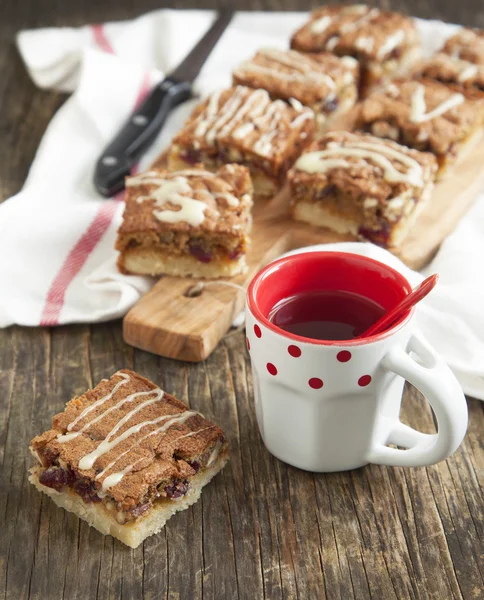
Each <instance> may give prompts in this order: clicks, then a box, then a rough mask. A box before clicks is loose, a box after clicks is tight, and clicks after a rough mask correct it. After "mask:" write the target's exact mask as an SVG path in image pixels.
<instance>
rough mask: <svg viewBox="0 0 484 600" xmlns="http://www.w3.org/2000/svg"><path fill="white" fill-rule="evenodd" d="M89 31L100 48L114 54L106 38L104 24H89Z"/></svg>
mask: <svg viewBox="0 0 484 600" xmlns="http://www.w3.org/2000/svg"><path fill="white" fill-rule="evenodd" d="M91 31H92V35H93V37H94V41H95V42H96V45H97V46H98V48H99V49H100V50H103V51H104V52H108V53H109V54H115V52H114V48H113V47H112V46H111V42H110V41H109V40H108V38H107V36H106V32H105V31H104V25H91Z"/></svg>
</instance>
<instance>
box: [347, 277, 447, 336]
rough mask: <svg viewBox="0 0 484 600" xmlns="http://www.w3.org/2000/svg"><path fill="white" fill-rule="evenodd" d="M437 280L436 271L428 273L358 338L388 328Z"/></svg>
mask: <svg viewBox="0 0 484 600" xmlns="http://www.w3.org/2000/svg"><path fill="white" fill-rule="evenodd" d="M438 280H439V276H438V275H437V273H434V275H430V277H427V279H425V280H424V281H422V283H421V284H420V285H417V287H416V288H413V290H412V291H411V292H410V294H408V295H407V296H405V298H403V300H401V301H400V302H399V303H398V304H397V305H396V306H394V307H393V308H392V309H391V310H390V311H388V312H387V313H385V314H384V315H383V317H381V318H380V319H378V321H377V322H376V323H374V324H373V325H372V326H371V327H369V328H368V329H367V330H366V331H365V332H364V333H362V334H360V335H359V336H357V337H359V338H362V337H368V336H370V335H375V334H377V333H381V332H382V331H385V329H388V328H389V327H390V326H391V325H393V324H394V323H395V322H396V321H398V319H400V317H402V316H403V315H404V314H405V313H406V312H407V311H408V310H409V309H410V308H412V306H415V304H417V302H420V300H422V299H423V298H425V296H426V295H427V294H428V293H429V292H431V291H432V290H433V289H434V287H435V284H436V283H437V281H438Z"/></svg>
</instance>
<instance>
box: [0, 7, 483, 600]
mask: <svg viewBox="0 0 484 600" xmlns="http://www.w3.org/2000/svg"><path fill="white" fill-rule="evenodd" d="M175 4H176V5H177V6H178V7H184V8H189V7H194V6H195V3H194V2H190V3H186V2H178V3H175ZM381 4H382V5H383V6H384V7H385V8H388V7H391V8H394V9H400V10H404V11H406V12H408V13H410V14H413V15H416V16H420V17H427V18H442V19H444V20H447V21H453V22H459V23H464V24H468V25H471V24H472V25H480V26H484V4H483V3H482V2H481V0H461V1H460V2H456V1H455V0H445V1H444V0H401V1H392V2H382V3H381ZM162 5H163V3H160V2H158V1H155V0H137V1H136V2H135V1H134V0H102V1H101V0H83V1H78V2H66V1H65V0H64V1H63V0H17V1H16V2H13V1H9V0H4V1H3V2H2V3H1V7H0V106H1V110H0V134H1V138H0V139H1V141H0V198H1V199H5V198H8V197H9V196H11V195H12V194H14V193H15V192H17V191H18V190H19V189H20V187H21V186H22V184H23V181H24V179H25V177H26V175H27V172H28V169H29V166H30V164H31V162H32V159H33V157H34V153H35V150H36V148H37V145H38V143H39V141H40V139H41V136H42V134H43V132H44V130H45V127H46V126H47V123H48V122H49V119H50V118H51V117H52V115H53V114H54V112H55V111H56V110H57V109H58V108H59V107H60V106H61V104H62V102H63V101H64V99H65V97H64V96H63V95H61V94H57V93H54V92H45V91H39V90H37V89H36V88H35V87H34V86H33V84H32V83H31V82H30V80H29V78H28V76H27V74H26V72H25V70H24V67H23V65H22V63H21V61H20V59H19V57H18V54H17V52H16V50H15V48H14V45H13V38H14V34H15V32H16V31H17V30H18V29H20V28H25V27H38V26H49V25H51V26H53V25H81V24H84V23H86V22H100V21H104V20H113V19H119V18H128V17H133V16H135V15H137V14H140V13H142V12H145V11H146V10H151V9H154V8H159V7H161V6H162ZM201 5H203V6H204V7H212V8H213V7H214V6H216V3H215V2H208V1H207V2H199V3H197V8H200V6H201ZM237 5H238V8H246V9H260V8H262V9H266V10H290V9H295V8H297V9H303V8H309V7H310V3H309V2H306V1H299V2H298V1H297V0H244V1H240V2H238V3H237ZM171 7H173V4H172V5H171ZM59 168H61V166H59ZM39 201H41V199H39ZM6 259H8V257H4V256H3V257H1V259H0V260H6ZM0 293H1V291H0ZM122 367H129V368H134V369H135V370H137V371H139V372H140V373H141V374H143V375H145V376H147V377H149V378H151V379H153V380H154V381H156V382H157V383H159V384H160V385H161V386H162V387H163V388H164V389H166V390H167V391H169V392H173V393H175V394H177V395H178V396H179V397H180V398H183V399H185V400H187V401H188V402H189V403H190V406H191V407H194V408H195V409H196V410H200V411H202V412H203V413H205V414H206V415H207V416H209V417H211V418H214V419H215V420H216V421H217V422H218V423H219V424H220V425H221V426H222V427H223V428H224V429H225V431H226V433H227V436H228V439H229V440H230V445H231V455H232V460H231V462H230V464H229V465H228V466H227V467H226V469H225V470H224V471H223V473H222V474H221V475H219V476H218V477H217V478H216V479H215V480H214V482H212V483H211V484H210V485H209V486H208V487H207V488H206V489H205V491H204V493H203V495H202V499H201V501H199V502H198V503H197V504H196V505H195V506H193V507H192V508H190V509H189V510H187V511H185V512H183V513H180V514H178V515H177V516H176V517H174V518H173V519H172V520H170V521H169V523H168V525H167V526H166V527H165V529H164V530H163V531H162V532H161V533H160V534H159V535H157V536H155V537H151V538H149V539H148V540H147V541H146V542H145V543H144V545H143V546H141V547H139V548H138V549H136V550H131V549H129V548H127V547H126V546H124V545H123V544H121V543H120V542H117V541H115V540H113V538H111V537H103V536H102V535H100V534H99V533H97V532H96V531H95V530H93V529H90V528H89V527H88V526H87V525H86V524H85V523H81V522H80V521H79V520H78V519H77V518H76V517H75V516H73V515H71V514H68V513H66V512H65V511H63V510H61V509H58V508H56V507H55V506H54V504H53V503H52V502H51V501H50V500H49V499H48V498H46V497H45V496H44V497H42V496H41V494H39V493H38V492H37V491H36V490H35V489H34V488H33V487H32V486H31V485H30V484H29V483H28V481H27V469H28V467H29V466H30V465H31V462H32V461H31V458H30V456H29V453H28V450H27V447H28V443H29V440H30V439H31V438H32V436H33V435H35V434H36V433H39V432H41V431H43V430H44V429H46V428H48V426H49V423H50V419H51V416H52V415H53V414H54V413H55V412H57V411H59V410H60V409H61V408H62V407H63V404H64V402H65V401H67V400H68V399H69V398H70V397H71V396H72V395H74V394H79V393H81V392H82V391H83V390H85V389H86V388H87V387H89V386H92V385H93V384H95V383H96V382H97V381H99V380H100V379H101V378H103V377H106V376H109V375H110V374H111V373H113V372H114V371H116V370H117V369H119V368H122ZM0 391H1V396H0V460H1V461H2V464H3V469H2V473H1V474H0V477H1V485H0V514H1V515H2V521H0V598H5V599H8V600H19V599H26V598H32V599H34V598H35V599H40V600H53V599H58V598H59V599H60V598H66V599H71V598H72V599H74V598H77V599H89V600H91V599H93V600H94V599H96V600H97V599H108V598H110V599H118V598H123V599H130V600H133V599H141V598H143V599H158V598H166V599H169V600H175V599H181V600H184V599H190V600H191V599H198V598H203V599H204V600H206V599H209V598H217V599H221V600H231V599H235V598H247V599H248V600H257V599H259V598H267V599H269V600H276V599H278V598H287V599H292V598H301V599H311V600H312V599H316V600H317V599H324V598H328V599H335V600H336V599H340V600H351V599H353V598H355V599H356V598H357V599H360V600H363V599H369V598H371V599H375V600H390V599H393V598H398V599H402V600H405V599H414V598H421V599H427V598H435V599H438V600H446V599H450V598H465V599H466V600H471V599H480V598H481V599H482V598H484V586H483V577H484V543H483V541H484V507H483V497H482V489H483V484H484V451H483V444H482V435H483V432H484V412H483V409H484V404H482V403H480V402H479V401H477V400H473V399H469V400H468V404H469V413H470V424H469V431H468V433H467V436H466V438H465V441H464V443H463V444H462V446H461V447H460V449H459V450H458V451H457V452H456V454H455V455H454V456H453V457H452V458H450V459H449V460H447V461H445V462H443V463H441V464H439V465H436V466H433V467H429V468H419V469H401V468H386V467H379V466H368V467H365V468H362V469H359V470H357V471H353V472H350V473H339V474H330V475H313V474H310V473H306V472H303V471H299V470H297V469H294V468H291V467H289V466H287V465H285V464H283V463H281V462H279V461H278V460H276V459H274V458H273V457H272V456H271V455H269V453H268V452H267V451H266V450H265V448H264V446H263V445H262V443H261V440H260V437H259V433H258V430H257V426H256V421H255V415H254V410H253V400H252V382H251V375H250V370H249V360H248V356H247V354H246V352H245V347H244V336H243V334H242V333H237V334H235V335H234V334H232V335H229V336H227V338H226V339H225V340H224V341H223V343H221V344H220V345H219V347H218V348H217V349H216V351H215V352H214V353H213V355H212V356H210V358H209V359H208V360H207V361H206V362H205V363H202V364H183V363H180V362H176V361H172V360H167V359H162V358H159V357H156V356H153V355H150V354H147V353H145V352H141V351H138V350H133V348H131V347H129V346H127V345H126V344H125V343H124V342H123V339H122V336H121V324H120V322H113V323H109V324H102V325H94V326H87V325H83V326H77V325H76V326H68V327H58V328H53V329H39V328H36V329H33V328H31V329H29V328H21V327H11V328H9V329H7V330H3V331H2V330H0ZM403 412H404V417H405V418H406V420H407V422H409V423H410V424H411V425H413V426H415V427H418V428H421V429H422V430H423V431H428V432H431V431H433V430H434V429H433V421H432V416H431V412H430V410H429V408H428V405H426V403H424V402H422V398H421V397H420V396H419V394H418V393H416V392H414V391H413V390H411V389H408V390H407V391H406V393H405V399H404V411H403Z"/></svg>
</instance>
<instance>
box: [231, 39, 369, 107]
mask: <svg viewBox="0 0 484 600" xmlns="http://www.w3.org/2000/svg"><path fill="white" fill-rule="evenodd" d="M357 74H358V63H357V61H356V60H354V59H352V58H351V57H343V58H339V57H337V56H335V55H334V54H331V53H329V52H322V53H319V54H310V55H309V54H303V53H301V52H297V51H295V50H276V49H262V50H259V52H257V54H256V55H255V56H254V57H253V58H252V59H250V60H247V61H245V62H243V63H242V64H241V65H240V66H239V67H237V68H236V69H235V70H234V72H233V77H234V82H235V83H236V84H241V85H247V86H250V87H252V88H264V89H266V90H267V91H268V92H269V94H270V95H271V96H273V97H277V98H283V99H285V100H289V99H290V98H295V99H296V100H298V101H299V102H301V103H302V104H305V105H307V106H311V105H313V104H316V103H317V102H319V101H321V100H323V99H327V98H328V97H333V98H334V97H335V96H336V93H337V91H338V90H340V89H341V88H343V87H345V86H348V85H351V84H353V85H354V84H355V81H356V80H357Z"/></svg>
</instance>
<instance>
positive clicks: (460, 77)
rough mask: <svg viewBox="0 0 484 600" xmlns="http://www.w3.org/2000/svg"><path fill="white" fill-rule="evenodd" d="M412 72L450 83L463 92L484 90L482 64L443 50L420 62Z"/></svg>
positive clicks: (483, 66) (483, 68)
mask: <svg viewBox="0 0 484 600" xmlns="http://www.w3.org/2000/svg"><path fill="white" fill-rule="evenodd" d="M414 74H415V75H416V76H418V77H424V78H426V79H433V80H435V81H440V82H441V83H445V84H447V85H451V86H452V87H453V88H455V89H456V90H458V91H462V92H463V93H464V94H466V93H468V92H469V91H471V92H472V91H476V92H477V91H479V92H482V91H484V64H482V65H479V64H474V63H472V62H469V61H468V60H463V59H461V58H457V57H456V56H453V55H451V54H445V53H444V52H438V53H437V54H434V56H432V57H431V58H429V59H428V60H426V61H425V62H423V63H421V64H420V65H419V66H418V69H416V71H415V72H414Z"/></svg>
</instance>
